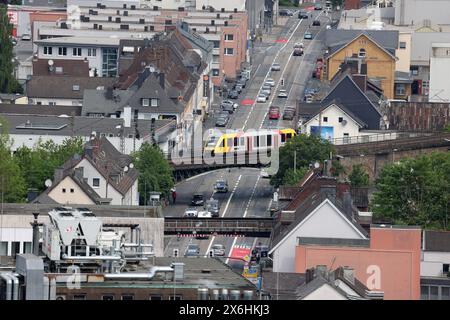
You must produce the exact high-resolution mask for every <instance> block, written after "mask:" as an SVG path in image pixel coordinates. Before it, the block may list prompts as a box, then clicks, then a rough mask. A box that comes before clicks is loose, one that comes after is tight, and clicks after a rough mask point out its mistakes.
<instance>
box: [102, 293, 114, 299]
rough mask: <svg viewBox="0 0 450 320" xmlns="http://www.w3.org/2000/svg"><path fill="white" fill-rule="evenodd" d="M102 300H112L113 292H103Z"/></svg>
mask: <svg viewBox="0 0 450 320" xmlns="http://www.w3.org/2000/svg"><path fill="white" fill-rule="evenodd" d="M102 300H114V295H113V294H104V295H103V296H102Z"/></svg>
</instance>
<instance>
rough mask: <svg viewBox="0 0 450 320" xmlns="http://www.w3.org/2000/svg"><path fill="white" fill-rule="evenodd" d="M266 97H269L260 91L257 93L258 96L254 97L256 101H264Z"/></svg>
mask: <svg viewBox="0 0 450 320" xmlns="http://www.w3.org/2000/svg"><path fill="white" fill-rule="evenodd" d="M268 99H269V97H268V96H267V95H266V94H264V93H262V92H260V93H259V94H258V96H257V97H256V102H262V103H264V102H266V101H267V100H268Z"/></svg>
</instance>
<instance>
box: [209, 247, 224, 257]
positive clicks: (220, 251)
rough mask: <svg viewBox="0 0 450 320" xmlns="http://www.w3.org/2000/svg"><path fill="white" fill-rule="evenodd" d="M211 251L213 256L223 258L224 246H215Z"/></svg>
mask: <svg viewBox="0 0 450 320" xmlns="http://www.w3.org/2000/svg"><path fill="white" fill-rule="evenodd" d="M211 249H212V251H213V255H214V256H219V257H223V256H225V246H224V245H223V244H215V245H213V246H212V248H211Z"/></svg>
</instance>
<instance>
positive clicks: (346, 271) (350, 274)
mask: <svg viewBox="0 0 450 320" xmlns="http://www.w3.org/2000/svg"><path fill="white" fill-rule="evenodd" d="M342 271H343V275H344V278H345V279H346V280H347V281H349V282H350V283H351V284H355V272H354V270H353V268H350V267H348V266H345V267H343V268H342Z"/></svg>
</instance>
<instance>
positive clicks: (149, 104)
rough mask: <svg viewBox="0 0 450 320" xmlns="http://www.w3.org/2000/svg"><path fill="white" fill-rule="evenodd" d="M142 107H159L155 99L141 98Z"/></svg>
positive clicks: (157, 100)
mask: <svg viewBox="0 0 450 320" xmlns="http://www.w3.org/2000/svg"><path fill="white" fill-rule="evenodd" d="M142 106H143V107H159V99H156V98H142Z"/></svg>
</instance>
